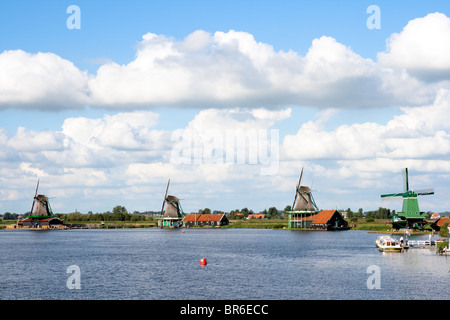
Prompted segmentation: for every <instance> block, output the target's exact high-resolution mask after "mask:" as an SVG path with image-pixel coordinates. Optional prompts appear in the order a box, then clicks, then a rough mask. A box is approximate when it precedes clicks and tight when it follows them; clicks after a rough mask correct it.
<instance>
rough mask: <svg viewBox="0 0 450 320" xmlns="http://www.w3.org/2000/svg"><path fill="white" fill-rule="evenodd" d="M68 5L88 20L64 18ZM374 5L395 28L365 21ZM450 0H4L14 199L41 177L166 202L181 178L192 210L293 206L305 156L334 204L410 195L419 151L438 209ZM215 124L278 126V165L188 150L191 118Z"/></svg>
mask: <svg viewBox="0 0 450 320" xmlns="http://www.w3.org/2000/svg"><path fill="white" fill-rule="evenodd" d="M70 5H77V6H78V7H79V8H80V12H81V15H80V21H81V29H79V30H70V29H68V28H67V26H66V21H67V19H68V18H69V17H70V15H71V14H68V13H67V12H66V10H67V8H68V7H69V6H70ZM370 5H377V6H378V7H379V8H380V13H381V22H380V25H381V28H380V29H369V28H367V26H366V21H367V19H368V18H369V17H370V14H368V13H367V12H366V10H367V8H368V7H369V6H370ZM449 10H450V5H449V4H448V3H447V2H446V1H427V2H424V1H395V2H392V1H376V2H373V1H344V2H337V1H137V0H136V1H131V2H130V1H129V2H126V1H75V0H74V1H35V2H30V1H2V2H1V3H0V47H1V48H0V68H1V66H2V64H1V63H2V61H4V62H3V66H4V67H3V70H2V69H0V85H1V86H3V89H2V87H1V86H0V129H1V130H2V131H1V136H0V143H1V144H3V145H2V148H3V153H1V154H0V162H1V163H2V168H3V173H2V179H1V180H0V200H1V202H0V212H1V211H10V212H24V211H26V210H28V209H27V208H28V207H29V204H28V202H30V199H29V198H30V196H27V194H32V193H33V192H34V191H33V190H34V185H35V182H36V180H37V178H38V177H40V179H41V189H42V190H41V191H42V193H45V194H48V195H49V196H54V199H53V202H52V204H53V207H54V209H55V211H58V212H71V211H73V210H75V209H77V210H79V211H82V212H87V211H89V210H92V211H94V212H102V211H106V210H111V209H112V208H113V207H114V206H115V205H116V204H122V205H125V206H126V207H127V209H129V210H130V211H133V210H139V211H145V210H157V209H158V207H160V202H161V199H160V198H161V197H162V195H161V193H162V192H163V191H164V188H165V183H166V181H167V179H168V178H170V179H171V181H172V187H171V188H173V190H172V189H171V191H172V192H173V193H176V194H177V195H178V196H179V197H180V198H182V199H183V208H185V210H187V211H197V210H198V209H201V208H205V207H209V208H211V209H213V210H216V209H217V210H232V209H237V208H243V207H248V208H251V209H253V210H255V211H260V210H263V209H265V208H268V207H270V206H275V207H277V208H279V209H282V208H284V207H285V206H286V205H288V204H290V202H291V201H292V198H293V193H294V189H295V184H296V182H297V179H298V174H299V172H300V168H301V167H302V166H303V167H305V174H304V178H305V183H306V184H311V183H313V184H314V186H313V187H314V189H318V191H317V194H316V195H315V197H316V200H317V202H318V205H319V207H320V208H323V209H326V208H335V207H337V208H348V207H350V208H351V209H353V210H358V208H361V207H362V208H363V209H364V210H372V209H376V208H378V207H379V206H387V207H391V208H392V209H396V210H399V209H400V204H399V203H398V202H393V203H389V204H387V203H382V202H381V200H380V198H379V195H380V194H381V193H385V192H390V191H394V192H395V191H397V189H396V188H395V187H393V186H398V188H401V186H402V183H401V173H400V171H401V169H402V168H404V167H406V166H408V167H410V174H411V181H412V184H413V185H414V181H416V185H418V187H417V188H418V189H419V188H427V187H434V188H435V192H436V194H435V195H433V196H428V197H426V198H425V197H424V198H423V200H422V199H421V200H422V201H421V203H423V207H422V209H423V210H431V211H444V210H448V209H450V202H449V201H448V200H446V199H445V196H444V194H445V192H446V191H448V186H447V183H446V181H447V178H448V176H449V175H450V173H449V172H450V163H449V162H448V158H449V154H450V152H449V151H448V149H447V148H449V146H450V139H449V129H450V128H449V127H448V126H447V125H446V124H445V123H442V121H440V120H441V119H439V118H441V117H443V116H444V115H446V114H449V113H447V112H449V108H448V96H449V95H448V94H447V90H449V89H450V87H449V81H450V76H449V72H448V70H449V64H447V61H448V58H446V57H448V56H449V55H447V53H450V51H448V52H447V50H448V49H449V48H448V47H447V46H445V45H443V43H444V44H445V43H448V42H449V41H448V40H449V38H448V36H449V34H450V28H449V27H448V25H449V23H448V21H449V20H450V18H448V17H449V16H450V12H449ZM435 13H437V14H435ZM422 49H423V50H422ZM1 59H3V60H1ZM13 62H14V63H15V64H13ZM430 62H432V63H430ZM5 66H6V67H5ZM7 66H14V67H7ZM38 66H42V68H40V67H39V68H38ZM34 67H36V69H34ZM2 81H3V82H2ZM255 110H259V111H258V112H256V111H255ZM261 110H263V111H264V112H262V111H261ZM422 114H427V115H428V116H429V118H426V117H424V116H421V115H422ZM439 115H440V116H439ZM224 119H229V121H228V120H227V121H228V122H225V120H224ZM143 120H148V124H145V123H143ZM199 128H200V129H201V132H202V133H203V134H204V136H203V138H202V139H203V140H205V141H211V139H212V135H211V132H212V131H211V130H213V129H220V130H222V132H223V134H225V131H226V130H230V131H233V130H234V131H233V132H235V131H236V130H238V129H243V128H244V129H248V130H254V131H255V132H256V130H266V131H269V130H270V129H276V130H278V131H279V141H278V143H279V145H280V148H279V153H280V158H279V163H278V164H279V170H278V171H277V172H276V173H275V174H272V175H270V176H264V175H261V171H260V169H261V163H259V162H258V164H256V165H255V164H248V163H247V164H244V165H241V164H236V163H234V164H233V163H232V164H231V165H230V164H228V165H226V164H224V163H221V162H219V163H215V164H212V165H210V164H206V163H204V161H203V162H202V163H201V164H200V165H197V164H187V165H182V166H180V165H176V164H175V163H174V161H173V160H174V159H173V158H171V154H172V157H173V153H171V151H173V149H174V146H175V145H174V140H173V137H174V135H175V134H176V133H177V132H178V131H177V130H181V132H183V133H184V134H188V133H189V132H190V130H199ZM115 135H117V136H115ZM208 139H209V140H208ZM254 142H255V141H254ZM262 142H264V141H260V140H258V141H256V143H262ZM371 144H373V145H371ZM203 160H204V159H203ZM216 160H217V159H216ZM259 160H260V159H259ZM419 186H420V187H419ZM391 189H393V190H391Z"/></svg>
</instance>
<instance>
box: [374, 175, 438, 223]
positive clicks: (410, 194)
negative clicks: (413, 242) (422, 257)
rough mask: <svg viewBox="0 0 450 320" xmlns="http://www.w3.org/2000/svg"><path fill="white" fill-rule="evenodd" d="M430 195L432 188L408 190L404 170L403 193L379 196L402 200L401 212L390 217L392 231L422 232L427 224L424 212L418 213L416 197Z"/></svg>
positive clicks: (406, 176)
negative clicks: (413, 230)
mask: <svg viewBox="0 0 450 320" xmlns="http://www.w3.org/2000/svg"><path fill="white" fill-rule="evenodd" d="M431 194H434V191H433V189H432V188H430V189H426V190H421V191H413V190H410V188H409V181H408V168H405V169H404V170H403V192H399V193H389V194H382V195H381V198H388V197H402V198H403V205H402V211H401V212H397V213H396V214H395V215H394V216H393V217H392V227H393V228H394V229H402V228H411V229H420V230H422V229H423V228H424V227H425V225H426V223H427V222H426V220H425V218H426V214H425V213H424V212H420V210H419V201H418V199H417V197H418V196H423V195H431Z"/></svg>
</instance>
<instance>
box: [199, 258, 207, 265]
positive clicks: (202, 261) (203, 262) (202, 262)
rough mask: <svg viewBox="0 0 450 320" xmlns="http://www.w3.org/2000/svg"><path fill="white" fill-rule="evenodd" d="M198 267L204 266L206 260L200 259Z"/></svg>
mask: <svg viewBox="0 0 450 320" xmlns="http://www.w3.org/2000/svg"><path fill="white" fill-rule="evenodd" d="M200 265H201V266H206V259H205V258H201V259H200Z"/></svg>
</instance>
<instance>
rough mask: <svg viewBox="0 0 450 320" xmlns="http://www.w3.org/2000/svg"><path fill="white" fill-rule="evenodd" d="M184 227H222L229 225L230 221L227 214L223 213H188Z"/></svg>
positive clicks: (184, 220)
mask: <svg viewBox="0 0 450 320" xmlns="http://www.w3.org/2000/svg"><path fill="white" fill-rule="evenodd" d="M182 223H183V227H194V226H209V227H220V226H225V225H228V224H229V223H230V222H229V220H228V218H227V216H226V215H225V213H222V214H188V215H186V216H185V217H184V218H183V222H182Z"/></svg>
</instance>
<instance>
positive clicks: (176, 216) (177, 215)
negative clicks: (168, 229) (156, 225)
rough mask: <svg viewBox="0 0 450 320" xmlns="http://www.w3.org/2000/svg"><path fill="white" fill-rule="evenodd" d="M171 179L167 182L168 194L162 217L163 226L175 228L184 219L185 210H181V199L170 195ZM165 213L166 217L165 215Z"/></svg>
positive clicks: (165, 196)
mask: <svg viewBox="0 0 450 320" xmlns="http://www.w3.org/2000/svg"><path fill="white" fill-rule="evenodd" d="M169 185H170V179H169V181H168V182H167V187H166V193H165V195H164V200H163V204H162V207H161V215H162V216H163V226H173V225H175V224H177V223H178V222H180V221H181V219H182V218H183V209H182V208H181V204H180V199H178V198H177V197H175V196H172V195H168V194H167V193H168V191H169ZM163 213H164V215H163Z"/></svg>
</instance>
